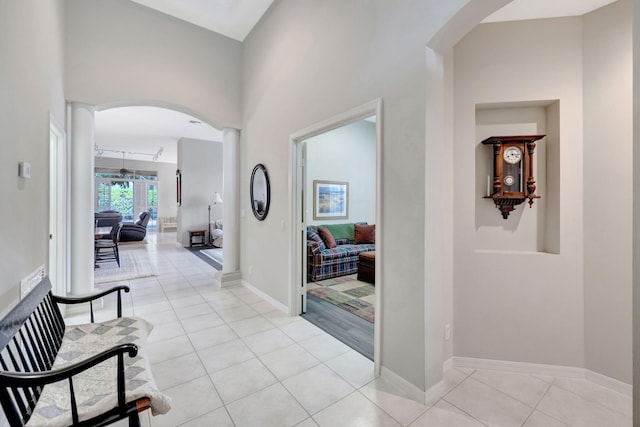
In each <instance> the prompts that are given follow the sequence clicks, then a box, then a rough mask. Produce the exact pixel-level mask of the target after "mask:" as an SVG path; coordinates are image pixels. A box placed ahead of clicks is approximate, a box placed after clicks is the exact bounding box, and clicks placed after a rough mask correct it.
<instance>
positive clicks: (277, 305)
mask: <svg viewBox="0 0 640 427" xmlns="http://www.w3.org/2000/svg"><path fill="white" fill-rule="evenodd" d="M240 284H241V285H242V286H244V287H245V288H247V289H249V290H250V291H251V292H253V293H254V294H256V295H258V296H259V297H260V298H262V299H263V300H265V301H267V302H268V303H269V304H271V305H272V306H274V307H275V308H277V309H278V310H280V311H282V312H283V313H289V308H288V307H287V306H286V305H284V304H282V303H281V302H280V301H277V300H275V299H273V298H272V297H270V296H269V295H267V294H265V293H264V292H262V291H261V290H260V289H258V288H256V287H255V286H253V285H252V284H251V283H249V282H247V281H246V280H240Z"/></svg>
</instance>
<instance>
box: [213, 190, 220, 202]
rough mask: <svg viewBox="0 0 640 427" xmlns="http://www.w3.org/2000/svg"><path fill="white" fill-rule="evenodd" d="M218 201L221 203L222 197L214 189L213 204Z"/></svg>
mask: <svg viewBox="0 0 640 427" xmlns="http://www.w3.org/2000/svg"><path fill="white" fill-rule="evenodd" d="M218 203H222V197H220V193H218V192H217V191H216V192H215V194H214V195H213V204H214V205H217V204H218Z"/></svg>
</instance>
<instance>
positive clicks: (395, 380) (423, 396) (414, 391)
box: [380, 366, 444, 404]
mask: <svg viewBox="0 0 640 427" xmlns="http://www.w3.org/2000/svg"><path fill="white" fill-rule="evenodd" d="M380 377H381V378H383V379H385V380H386V381H388V382H389V383H391V385H393V386H394V387H396V388H397V389H399V390H400V391H401V392H403V393H405V394H406V395H407V396H409V398H411V399H413V400H415V401H416V402H420V403H423V404H424V403H425V402H427V393H428V394H429V397H430V398H431V396H433V395H435V394H437V393H438V392H441V391H442V390H444V383H443V382H442V381H441V382H440V383H438V384H436V385H435V386H434V387H432V388H430V389H429V390H428V391H427V392H424V391H422V390H420V389H419V388H418V387H416V386H415V385H413V384H411V383H410V382H409V381H407V380H405V379H404V378H402V377H401V376H400V375H398V374H396V373H395V372H393V371H390V370H389V369H387V368H385V367H384V366H382V367H381V368H380ZM438 386H441V388H442V390H434V389H435V388H436V387H438Z"/></svg>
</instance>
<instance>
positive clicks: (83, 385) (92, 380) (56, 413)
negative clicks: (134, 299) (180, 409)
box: [27, 317, 171, 427]
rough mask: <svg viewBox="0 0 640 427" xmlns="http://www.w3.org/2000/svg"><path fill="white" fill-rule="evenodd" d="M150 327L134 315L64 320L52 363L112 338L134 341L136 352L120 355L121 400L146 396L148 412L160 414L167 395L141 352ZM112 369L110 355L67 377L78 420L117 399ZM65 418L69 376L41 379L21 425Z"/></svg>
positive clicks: (68, 360) (61, 422) (79, 356)
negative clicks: (48, 381) (123, 384)
mask: <svg viewBox="0 0 640 427" xmlns="http://www.w3.org/2000/svg"><path fill="white" fill-rule="evenodd" d="M152 328H153V326H152V325H151V324H150V323H148V322H147V321H145V320H143V319H139V318H136V317H123V318H120V319H114V320H110V321H107V322H102V323H89V324H83V325H71V326H67V327H66V330H65V333H64V338H63V341H62V346H61V347H60V350H59V351H58V355H57V356H56V360H55V362H54V365H53V367H54V369H56V368H62V367H65V366H67V365H70V364H73V363H77V362H80V361H82V360H84V359H87V358H88V357H90V356H93V355H95V354H97V353H99V352H101V351H104V350H108V349H109V348H111V347H113V346H114V345H117V344H125V343H134V344H136V345H137V346H138V355H137V356H136V357H133V358H131V357H129V356H128V355H126V354H125V356H124V363H125V381H126V391H125V398H126V401H127V402H131V401H134V400H137V399H140V398H142V397H149V398H150V399H151V412H152V413H153V414H154V415H156V414H164V413H166V412H167V411H169V409H171V398H170V397H168V396H166V395H164V394H162V393H160V391H159V390H158V388H157V386H156V384H155V381H154V380H153V376H152V375H151V369H150V366H149V360H148V359H147V357H146V355H145V350H146V347H145V344H146V341H147V337H148V335H149V333H150V332H151V329H152ZM116 370H117V358H116V357H112V358H110V359H108V360H106V361H104V362H102V363H100V364H98V365H96V366H94V367H92V368H90V369H88V370H86V371H84V372H82V373H81V374H78V375H76V376H74V377H73V386H74V391H75V394H76V402H77V403H78V416H79V419H80V421H82V420H86V419H89V418H92V417H94V416H96V415H99V414H102V413H104V412H106V411H108V410H110V409H112V408H114V407H115V406H117V405H118V402H117V394H116V390H117V388H116V384H117V374H116ZM71 423H72V418H71V402H70V393H69V382H68V381H66V380H65V381H61V382H57V383H53V384H48V385H46V386H45V387H44V389H43V392H42V395H41V396H40V399H38V403H37V405H36V407H35V410H34V412H33V415H32V416H31V418H30V419H29V422H28V423H27V426H46V427H52V426H68V425H70V424H71Z"/></svg>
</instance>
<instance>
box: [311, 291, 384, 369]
mask: <svg viewBox="0 0 640 427" xmlns="http://www.w3.org/2000/svg"><path fill="white" fill-rule="evenodd" d="M302 317H303V318H304V319H306V320H308V321H309V322H311V323H313V324H314V325H316V326H317V327H319V328H320V329H322V330H323V331H325V332H326V333H328V334H329V335H332V336H334V337H335V338H337V339H339V340H340V341H342V342H343V343H345V344H346V345H348V346H349V347H351V348H352V349H354V350H355V351H357V352H358V353H360V354H362V355H363V356H365V357H367V358H368V359H370V360H373V331H374V325H373V323H371V322H367V321H366V320H364V319H362V318H361V317H358V316H356V315H355V314H352V313H349V312H348V311H346V310H343V309H341V308H339V307H336V306H335V305H333V304H331V303H328V302H326V301H323V300H321V299H320V298H318V297H316V296H314V295H312V294H309V293H307V312H306V313H305V314H303V315H302Z"/></svg>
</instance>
